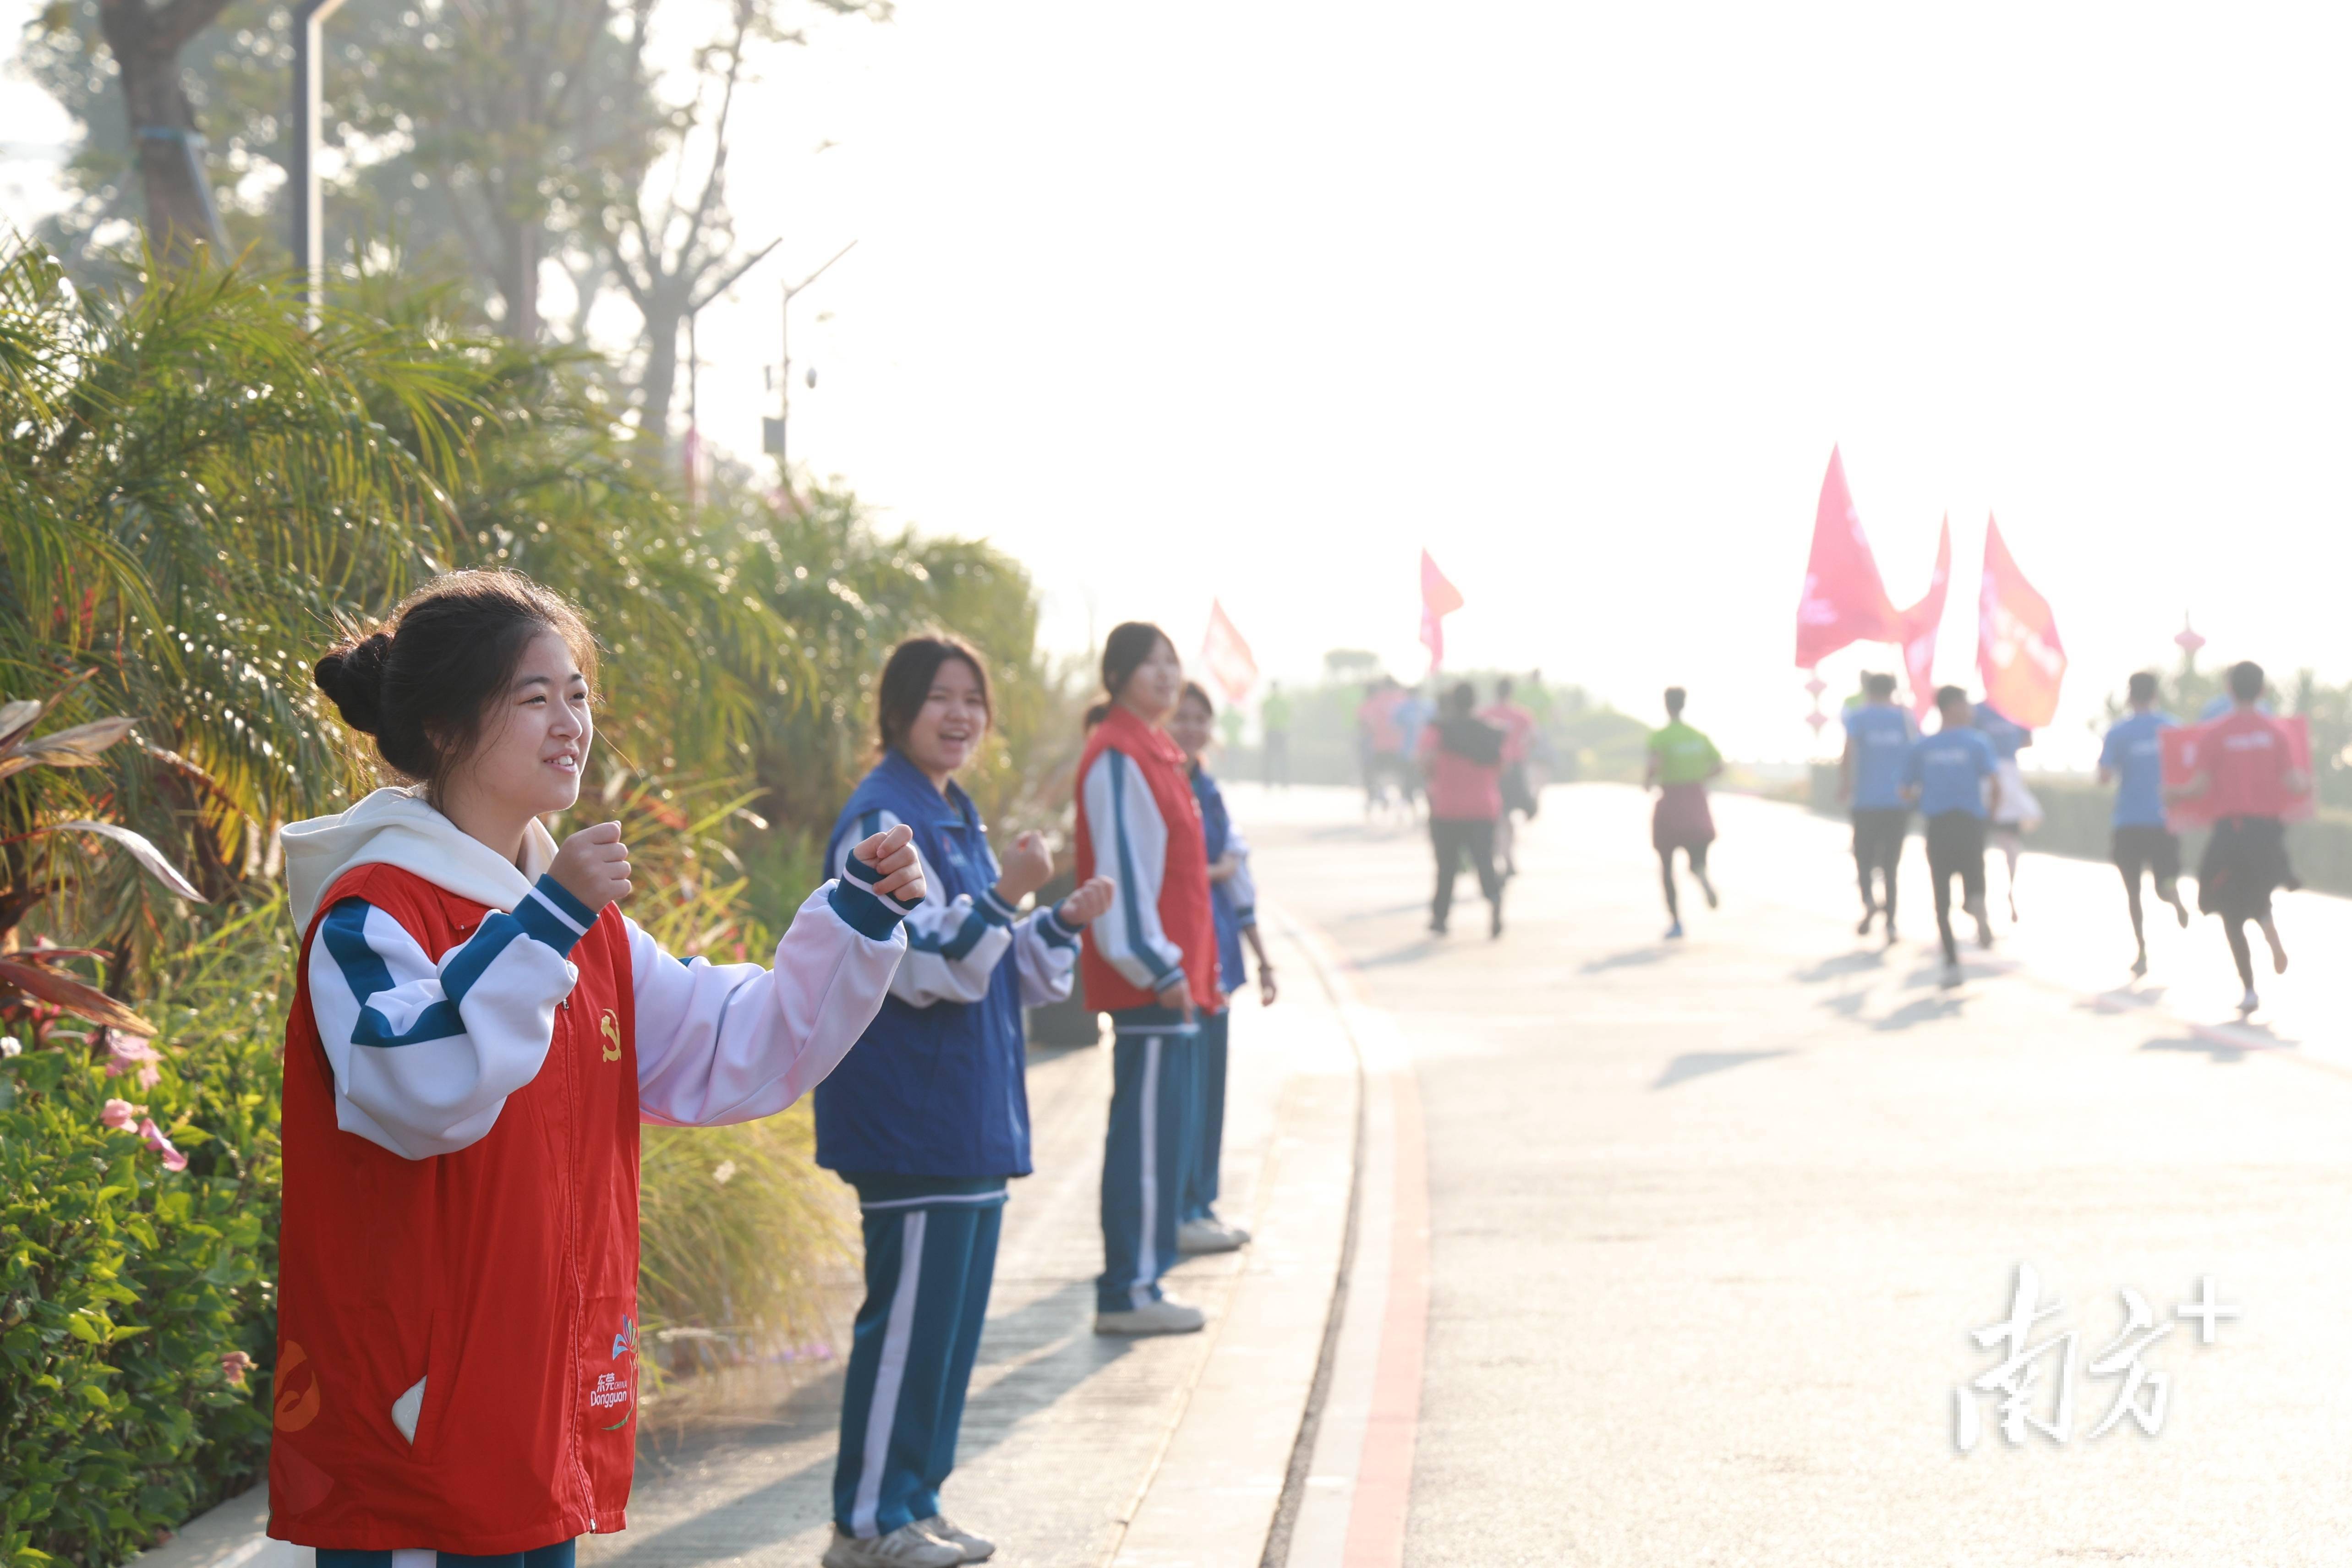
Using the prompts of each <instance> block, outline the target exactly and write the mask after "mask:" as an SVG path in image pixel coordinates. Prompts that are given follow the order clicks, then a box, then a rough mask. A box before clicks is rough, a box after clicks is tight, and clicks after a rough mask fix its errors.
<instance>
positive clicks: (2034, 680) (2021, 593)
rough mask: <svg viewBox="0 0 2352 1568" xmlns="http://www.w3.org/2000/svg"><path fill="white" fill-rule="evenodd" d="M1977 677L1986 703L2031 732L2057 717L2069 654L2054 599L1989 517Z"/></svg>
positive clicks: (1978, 630)
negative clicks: (2030, 577) (2037, 585)
mask: <svg viewBox="0 0 2352 1568" xmlns="http://www.w3.org/2000/svg"><path fill="white" fill-rule="evenodd" d="M1977 674H1979V676H1980V677H1982V679H1983V681H1984V693H1985V701H1987V702H1989V703H1990V704H1992V706H1995V707H1997V708H1999V709H2000V711H2001V712H2002V713H2004V714H2006V715H2007V716H2009V717H2010V718H2011V720H2013V721H2014V722H2016V723H2018V724H2021V725H2023V726H2024V727H2026V728H2028V729H2041V728H2042V727H2045V726H2046V725H2048V724H2049V722H2050V721H2051V720H2052V719H2053V718H2054V717H2056V716H2057V714H2058V685H2059V683H2060V682H2061V681H2062V680H2063V679H2064V678H2065V675H2066V650H2065V649H2064V648H2063V646H2061V645H2060V643H2059V641H2058V620H2057V617H2055V616H2054V615H2053V614H2052V613H2051V612H2050V601H2048V600H2046V599H2044V598H2042V595H2041V594H2040V593H2038V592H2036V591H2034V587H2033V585H2032V583H2030V582H2028V581H2026V580H2025V573H2023V572H2021V571H2020V570H2018V569H2017V561H2016V559H2015V558H2014V557H2012V556H2011V554H2010V553H2009V546H2008V545H2007V544H2006V543H2005V542H2003V540H2002V539H2001V537H2000V526H1999V525H1998V524H1996V523H1995V522H1994V521H1993V520H1992V519H1991V518H1990V517H1987V518H1986V519H1985V546H1984V586H1983V591H1982V593H1981V595H1980V597H1979V607H1978V614H1977Z"/></svg>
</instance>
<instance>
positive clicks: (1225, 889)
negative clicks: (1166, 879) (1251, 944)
mask: <svg viewBox="0 0 2352 1568" xmlns="http://www.w3.org/2000/svg"><path fill="white" fill-rule="evenodd" d="M1192 798H1193V799H1194V800H1198V801H1200V802H1201V840H1202V849H1203V850H1204V851H1205V852H1206V853H1207V855H1208V858H1209V863H1210V864H1211V865H1215V864H1216V863H1217V862H1219V861H1221V860H1223V858H1224V857H1225V856H1226V855H1227V854H1229V853H1230V854H1232V855H1233V856H1234V858H1235V859H1236V860H1238V861H1239V862H1241V865H1240V868H1239V869H1238V870H1236V871H1235V872H1234V874H1233V875H1231V876H1229V877H1227V878H1226V879H1225V880H1224V881H1223V882H1213V883H1210V884H1209V911H1210V913H1211V914H1212V915H1213V916H1215V918H1216V922H1217V988H1218V989H1219V990H1222V991H1223V992H1224V993H1225V994H1226V995H1227V996H1231V995H1233V994H1234V992H1235V991H1238V990H1240V989H1241V988H1243V987H1244V986H1245V985H1247V984H1248V983H1249V970H1248V968H1247V967H1245V966H1244V964H1243V962H1242V933H1243V932H1244V931H1245V930H1247V929H1249V928H1250V927H1251V926H1253V925H1256V924H1257V882H1256V880H1255V878H1253V877H1252V876H1251V875H1250V863H1249V852H1250V851H1249V841H1248V840H1246V839H1244V838H1243V837H1242V835H1241V830H1240V829H1238V828H1236V827H1234V818H1233V813H1232V812H1231V811H1230V810H1227V809H1226V807H1225V792H1224V791H1223V789H1219V788H1218V787H1217V781H1216V779H1213V778H1212V777H1210V774H1209V770H1208V769H1207V768H1203V767H1202V766H1201V765H1200V764H1199V763H1197V762H1196V763H1194V764H1193V765H1192Z"/></svg>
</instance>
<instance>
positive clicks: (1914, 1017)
mask: <svg viewBox="0 0 2352 1568" xmlns="http://www.w3.org/2000/svg"><path fill="white" fill-rule="evenodd" d="M1967 1007H1968V998H1966V997H1956V996H1952V995H1949V994H1944V995H1940V996H1933V997H1919V998H1916V999H1914V1000H1911V1001H1907V1002H1905V1003H1904V1004H1903V1005H1902V1006H1901V1007H1899V1008H1896V1009H1895V1010H1894V1011H1893V1012H1891V1013H1888V1014H1887V1015H1886V1016H1885V1018H1880V1019H1871V1020H1870V1027H1871V1028H1873V1029H1874V1030H1878V1031H1879V1032H1880V1033H1882V1034H1892V1033H1895V1032H1897V1031H1899V1030H1906V1029H1910V1028H1912V1027H1913V1026H1915V1025H1917V1024H1923V1023H1934V1022H1936V1021H1937V1020H1938V1019H1956V1018H1958V1017H1959V1016H1960V1014H1961V1013H1962V1012H1963V1011H1965V1010H1966V1009H1967Z"/></svg>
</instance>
